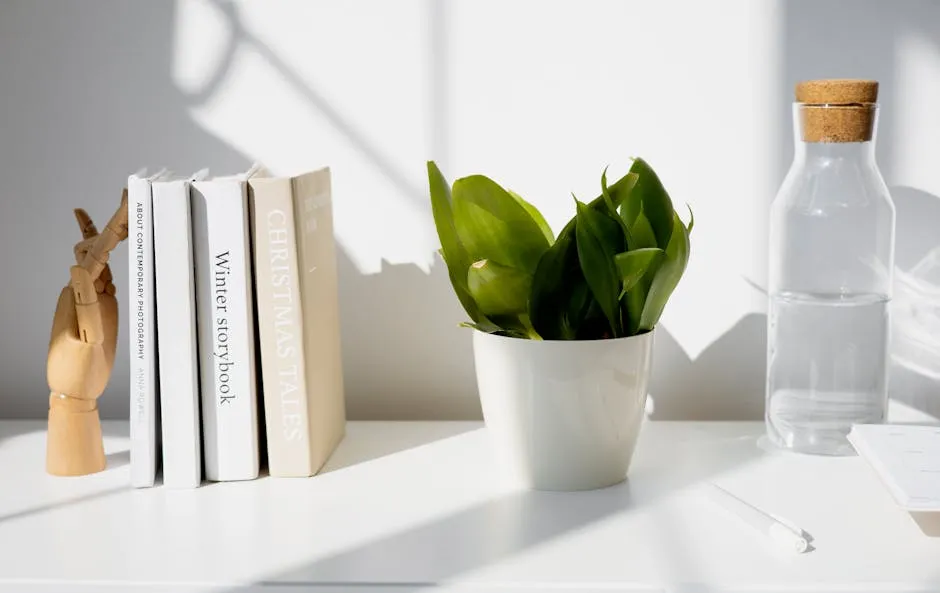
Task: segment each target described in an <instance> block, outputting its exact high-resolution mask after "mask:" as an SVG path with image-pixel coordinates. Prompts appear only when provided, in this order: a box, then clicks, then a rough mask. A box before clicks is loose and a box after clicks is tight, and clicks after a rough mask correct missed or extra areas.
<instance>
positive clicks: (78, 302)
mask: <svg viewBox="0 0 940 593" xmlns="http://www.w3.org/2000/svg"><path fill="white" fill-rule="evenodd" d="M70 271H71V276H72V282H71V286H72V293H73V294H74V295H75V315H76V319H77V322H78V336H79V338H80V339H81V340H82V341H83V342H85V343H87V344H101V343H102V342H103V341H104V327H103V325H102V322H101V308H100V305H99V303H98V292H97V291H96V290H95V281H94V280H93V279H92V278H91V274H89V273H88V270H86V269H85V268H83V267H81V266H72V267H71V270H70Z"/></svg>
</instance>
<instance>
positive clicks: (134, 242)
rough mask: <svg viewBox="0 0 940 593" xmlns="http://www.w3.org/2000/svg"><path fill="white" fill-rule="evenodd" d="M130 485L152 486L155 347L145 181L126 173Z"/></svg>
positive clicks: (148, 191) (149, 209) (147, 185)
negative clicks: (128, 239) (129, 304)
mask: <svg viewBox="0 0 940 593" xmlns="http://www.w3.org/2000/svg"><path fill="white" fill-rule="evenodd" d="M127 208H128V236H129V238H130V241H129V247H130V249H129V256H128V258H127V261H128V281H129V282H128V284H129V286H128V296H129V298H130V301H131V307H130V311H129V314H128V316H127V318H128V321H129V336H130V438H131V451H130V453H131V470H130V472H131V485H132V486H134V487H135V488H148V487H151V486H153V483H154V480H155V478H156V472H157V452H156V437H157V435H156V414H157V378H156V369H157V361H156V358H157V351H156V335H155V330H156V324H155V322H154V314H155V303H154V300H155V295H154V272H153V223H152V212H153V211H152V196H151V188H150V182H149V181H148V180H147V179H142V178H139V177H136V176H131V177H130V178H129V179H128V187H127Z"/></svg>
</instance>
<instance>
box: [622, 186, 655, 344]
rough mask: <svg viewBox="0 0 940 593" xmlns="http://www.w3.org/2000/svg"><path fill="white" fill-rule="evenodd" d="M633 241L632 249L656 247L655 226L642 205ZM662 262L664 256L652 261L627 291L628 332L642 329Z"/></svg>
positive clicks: (634, 224) (636, 220) (637, 217)
mask: <svg viewBox="0 0 940 593" xmlns="http://www.w3.org/2000/svg"><path fill="white" fill-rule="evenodd" d="M631 236H632V237H633V243H631V244H630V250H631V251H633V250H634V249H651V248H656V247H657V245H656V237H655V235H653V227H651V226H650V223H649V220H647V219H646V214H645V213H644V212H643V206H642V204H641V206H640V212H639V214H637V216H636V219H635V220H634V221H633V227H632V229H631ZM661 262H662V258H661V257H660V258H657V259H656V261H653V262H651V263H650V265H649V267H648V268H647V270H646V272H645V273H644V274H643V276H642V277H640V278H639V280H638V281H637V283H636V285H635V286H634V287H633V288H632V289H631V290H629V291H628V292H627V293H626V299H625V302H624V304H625V305H626V312H627V321H626V325H627V333H628V335H631V336H632V335H635V334H636V333H637V332H638V331H639V330H640V317H641V316H642V315H643V307H644V306H645V305H646V294H647V293H648V292H649V289H650V284H652V282H653V277H654V276H655V275H656V269H657V268H658V267H659V265H660V263H661Z"/></svg>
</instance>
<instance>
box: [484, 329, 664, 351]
mask: <svg viewBox="0 0 940 593" xmlns="http://www.w3.org/2000/svg"><path fill="white" fill-rule="evenodd" d="M657 327H659V325H658V324H657V325H656V326H654V327H653V329H651V330H649V331H646V332H643V333H641V334H636V335H633V336H622V337H619V338H601V339H598V340H544V339H543V340H532V339H530V338H517V337H515V336H500V335H496V334H491V333H489V332H485V331H481V330H479V329H477V328H475V327H473V328H470V329H471V330H472V331H473V333H474V337H476V336H480V337H481V338H482V339H492V340H500V341H512V342H514V343H523V342H530V343H532V344H558V346H552V347H554V348H575V347H577V346H578V345H580V346H584V345H586V344H595V345H596V344H622V343H624V342H629V341H631V340H634V341H640V340H644V339H646V340H648V339H650V338H651V337H652V336H653V335H654V334H655V333H656V328H657ZM533 347H535V348H538V346H533ZM546 347H549V346H546Z"/></svg>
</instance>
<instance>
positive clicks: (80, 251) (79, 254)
mask: <svg viewBox="0 0 940 593" xmlns="http://www.w3.org/2000/svg"><path fill="white" fill-rule="evenodd" d="M95 239H96V237H89V238H88V239H82V240H81V241H79V242H78V243H76V244H75V247H73V248H72V251H74V252H75V263H79V264H80V263H82V261H83V260H84V259H85V256H86V255H88V252H89V251H90V250H91V247H92V245H93V244H94V243H95Z"/></svg>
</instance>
